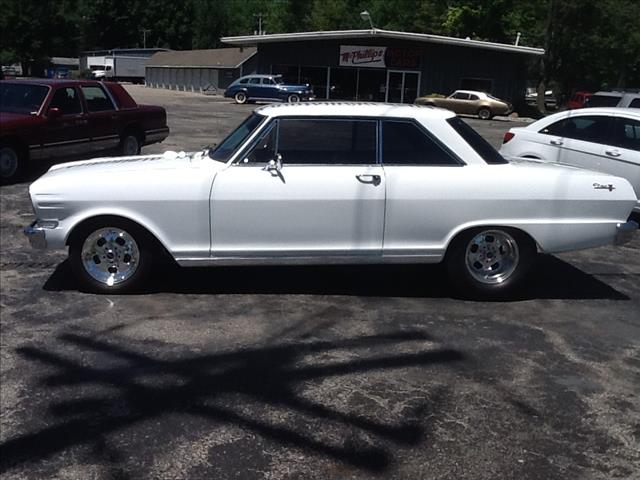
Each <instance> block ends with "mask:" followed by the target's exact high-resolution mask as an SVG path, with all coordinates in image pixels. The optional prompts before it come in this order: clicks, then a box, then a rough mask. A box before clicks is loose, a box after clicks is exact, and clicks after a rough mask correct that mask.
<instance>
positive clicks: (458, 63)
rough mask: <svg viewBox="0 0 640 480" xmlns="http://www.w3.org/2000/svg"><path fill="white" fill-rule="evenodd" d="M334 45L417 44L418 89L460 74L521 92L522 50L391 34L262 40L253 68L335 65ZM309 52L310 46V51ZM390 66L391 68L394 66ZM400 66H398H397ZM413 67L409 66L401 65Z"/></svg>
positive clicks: (449, 83) (430, 89) (443, 85)
mask: <svg viewBox="0 0 640 480" xmlns="http://www.w3.org/2000/svg"><path fill="white" fill-rule="evenodd" d="M340 45H381V46H388V47H407V48H419V49H421V50H422V52H423V54H422V61H421V67H420V71H421V82H420V83H421V84H420V90H419V91H420V94H421V95H428V94H430V93H442V94H448V93H451V92H452V91H454V90H456V89H458V88H460V80H461V79H462V78H486V79H490V80H491V81H492V85H493V87H492V90H493V91H492V93H493V94H494V95H496V96H497V97H501V98H503V99H505V100H508V101H514V100H517V99H519V98H521V97H522V96H523V95H524V88H525V82H526V62H527V59H530V60H531V61H535V59H536V57H532V56H529V55H526V54H519V53H510V52H498V51H492V50H485V49H481V48H473V47H457V46H451V45H436V44H428V43H423V42H410V41H405V40H397V39H385V38H373V39H359V38H354V39H343V40H324V41H303V42H283V43H266V44H262V45H259V46H258V53H257V55H256V57H254V58H255V65H256V67H255V68H256V70H257V72H259V73H269V72H270V69H271V66H272V65H301V66H305V65H306V66H324V67H326V66H330V67H335V66H337V65H338V60H339V52H340ZM309 52H313V55H310V54H309ZM394 70H395V69H394ZM398 70H402V69H400V68H399V69H398ZM407 70H413V69H407Z"/></svg>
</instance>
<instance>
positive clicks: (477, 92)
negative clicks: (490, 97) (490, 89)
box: [453, 90, 486, 95]
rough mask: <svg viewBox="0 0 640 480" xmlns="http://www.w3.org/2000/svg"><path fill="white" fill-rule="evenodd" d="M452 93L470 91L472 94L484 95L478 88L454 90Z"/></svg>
mask: <svg viewBox="0 0 640 480" xmlns="http://www.w3.org/2000/svg"><path fill="white" fill-rule="evenodd" d="M453 93H470V94H472V95H486V93H485V92H479V91H478V90H456V91H455V92H453Z"/></svg>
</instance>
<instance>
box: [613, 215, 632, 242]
mask: <svg viewBox="0 0 640 480" xmlns="http://www.w3.org/2000/svg"><path fill="white" fill-rule="evenodd" d="M637 231H638V224H637V223H636V222H634V221H633V220H629V221H628V222H624V223H619V224H618V225H616V237H615V239H614V240H613V244H614V245H624V244H625V243H627V242H629V241H630V240H631V239H632V238H633V235H634V234H635V233H636V232H637Z"/></svg>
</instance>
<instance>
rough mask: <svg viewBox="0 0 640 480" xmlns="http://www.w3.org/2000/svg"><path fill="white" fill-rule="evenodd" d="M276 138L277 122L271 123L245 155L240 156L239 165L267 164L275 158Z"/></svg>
mask: <svg viewBox="0 0 640 480" xmlns="http://www.w3.org/2000/svg"><path fill="white" fill-rule="evenodd" d="M277 138H278V122H277V121H273V122H271V125H269V126H268V127H267V130H266V131H265V132H264V133H263V134H262V135H260V138H259V139H258V140H256V141H255V142H254V144H253V145H252V146H251V148H250V149H249V153H248V154H247V155H243V156H242V160H241V161H240V164H245V163H268V162H269V161H271V160H274V159H275V158H276V141H277Z"/></svg>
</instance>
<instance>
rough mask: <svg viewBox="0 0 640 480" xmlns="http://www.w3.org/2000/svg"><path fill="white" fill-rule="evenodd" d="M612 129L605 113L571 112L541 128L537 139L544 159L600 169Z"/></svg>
mask: <svg viewBox="0 0 640 480" xmlns="http://www.w3.org/2000/svg"><path fill="white" fill-rule="evenodd" d="M609 128H610V117H608V116H606V115H572V116H569V117H567V118H564V119H562V120H559V121H557V122H554V123H552V124H551V125H548V126H547V127H545V128H543V129H542V130H540V132H539V133H540V134H541V135H540V136H538V137H537V138H536V140H537V141H538V142H540V143H541V144H542V145H543V146H544V149H543V150H544V151H545V152H546V153H545V157H544V160H547V161H551V162H558V163H566V164H568V165H575V166H579V167H582V168H588V169H591V170H599V169H601V166H600V165H601V161H602V155H603V149H602V145H603V144H604V143H606V138H607V136H608V131H609Z"/></svg>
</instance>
